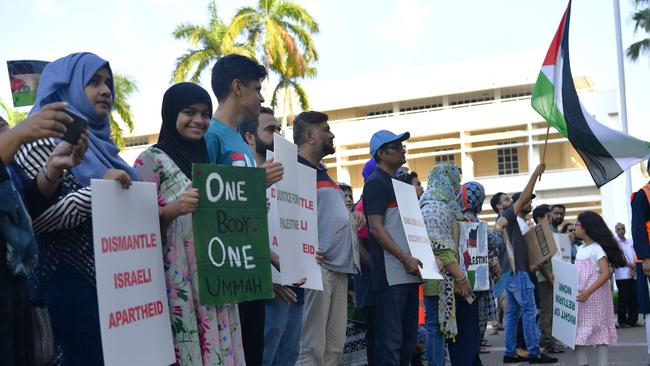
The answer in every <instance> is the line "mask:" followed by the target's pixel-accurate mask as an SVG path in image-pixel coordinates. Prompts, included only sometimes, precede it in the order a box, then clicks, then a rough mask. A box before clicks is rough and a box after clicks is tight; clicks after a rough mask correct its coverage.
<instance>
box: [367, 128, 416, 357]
mask: <svg viewBox="0 0 650 366" xmlns="http://www.w3.org/2000/svg"><path fill="white" fill-rule="evenodd" d="M409 137H410V134H409V133H408V132H405V133H402V134H400V135H396V134H394V133H392V132H390V131H386V130H382V131H378V132H376V133H375V134H374V135H372V138H371V139H370V154H371V155H372V156H373V157H374V159H375V161H376V163H377V169H376V170H375V171H374V172H373V173H372V174H370V176H368V178H367V179H366V182H365V185H364V187H363V195H362V199H363V207H364V208H365V211H366V217H367V222H368V230H369V235H368V242H369V248H370V264H371V274H372V284H373V288H374V290H375V357H374V359H375V361H376V364H377V365H408V364H409V361H410V360H411V356H412V354H413V352H414V351H415V343H416V337H417V327H418V285H419V283H420V282H421V275H420V268H419V267H422V262H420V261H419V260H418V259H417V258H414V257H412V256H411V255H410V251H409V247H408V242H407V241H406V235H405V234H404V229H403V228H402V224H401V221H400V216H399V211H398V209H397V200H396V198H395V191H394V190H393V184H392V182H391V179H392V178H394V177H395V172H396V171H397V170H398V169H399V168H400V167H401V166H402V165H403V164H404V163H406V158H405V153H406V151H405V147H404V145H403V144H402V142H404V141H406V140H407V139H408V138H409Z"/></svg>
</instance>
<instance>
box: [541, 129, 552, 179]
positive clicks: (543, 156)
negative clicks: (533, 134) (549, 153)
mask: <svg viewBox="0 0 650 366" xmlns="http://www.w3.org/2000/svg"><path fill="white" fill-rule="evenodd" d="M550 131H551V125H550V124H547V126H546V138H545V139H544V151H543V152H542V163H546V145H548V133H549V132H550ZM541 181H542V175H541V174H540V176H539V180H538V182H541Z"/></svg>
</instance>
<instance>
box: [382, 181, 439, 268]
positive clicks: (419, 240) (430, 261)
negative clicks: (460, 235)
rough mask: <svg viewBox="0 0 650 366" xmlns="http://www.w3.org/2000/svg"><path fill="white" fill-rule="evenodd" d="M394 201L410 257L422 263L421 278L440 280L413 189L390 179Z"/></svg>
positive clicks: (408, 185)
mask: <svg viewBox="0 0 650 366" xmlns="http://www.w3.org/2000/svg"><path fill="white" fill-rule="evenodd" d="M392 181H393V189H394V190H395V199H396V200H397V208H398V210H399V215H400V219H401V222H402V227H403V228H404V234H406V241H407V242H408V244H409V249H410V250H411V255H412V256H413V257H415V258H417V259H419V260H420V261H421V262H422V265H423V267H422V268H420V273H421V274H422V278H423V279H425V280H433V279H442V276H441V275H440V271H439V270H438V264H437V263H436V257H435V256H434V254H433V250H432V249H431V240H429V234H428V233H427V229H426V227H425V226H424V219H423V218H422V211H421V210H420V204H419V202H418V196H417V194H416V193H415V187H413V186H412V185H410V184H406V183H404V182H400V181H398V180H396V179H392Z"/></svg>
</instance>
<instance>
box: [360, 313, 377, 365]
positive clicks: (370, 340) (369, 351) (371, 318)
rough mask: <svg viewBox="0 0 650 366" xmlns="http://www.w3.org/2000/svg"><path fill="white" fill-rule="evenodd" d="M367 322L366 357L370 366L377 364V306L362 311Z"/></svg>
mask: <svg viewBox="0 0 650 366" xmlns="http://www.w3.org/2000/svg"><path fill="white" fill-rule="evenodd" d="M361 312H362V313H363V319H364V320H365V322H366V338H365V342H366V357H367V358H368V366H373V365H374V364H375V305H368V306H364V307H363V308H362V309H361Z"/></svg>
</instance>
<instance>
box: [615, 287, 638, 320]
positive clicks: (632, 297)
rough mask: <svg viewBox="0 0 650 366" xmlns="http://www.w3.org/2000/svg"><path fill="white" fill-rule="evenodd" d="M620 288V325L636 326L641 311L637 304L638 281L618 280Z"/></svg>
mask: <svg viewBox="0 0 650 366" xmlns="http://www.w3.org/2000/svg"><path fill="white" fill-rule="evenodd" d="M616 287H618V324H619V325H621V326H622V325H624V324H627V325H630V326H634V325H636V321H637V319H638V317H639V310H638V307H637V303H636V281H635V280H634V279H628V280H616Z"/></svg>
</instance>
